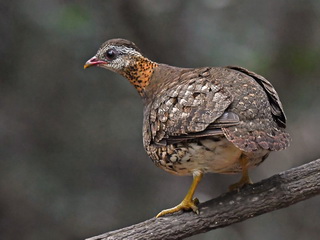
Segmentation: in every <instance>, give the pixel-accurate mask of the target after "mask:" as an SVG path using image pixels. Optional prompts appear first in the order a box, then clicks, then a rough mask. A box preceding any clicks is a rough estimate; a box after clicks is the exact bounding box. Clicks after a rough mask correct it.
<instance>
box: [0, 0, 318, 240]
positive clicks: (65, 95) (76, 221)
mask: <svg viewBox="0 0 320 240" xmlns="http://www.w3.org/2000/svg"><path fill="white" fill-rule="evenodd" d="M0 34H1V35H0V144H1V145H0V161H1V162H0V164H1V166H0V239H24V240H37V239H47V240H51V239H64V240H74V239H84V238H85V237H90V236H93V235H97V234H99V233H102V232H105V231H109V230H115V229H117V228H121V227H124V226H127V225H131V224H134V223H137V222H139V221H143V220H145V219H148V218H151V217H153V216H155V215H156V214H157V213H158V212H159V211H160V210H162V209H164V208H168V207H172V206H174V205H175V204H177V203H178V202H180V201H181V199H182V198H183V196H184V195H185V193H186V191H187V189H188V187H189V185H190V182H191V178H190V177H177V176H173V175H170V174H168V173H166V172H164V171H162V170H160V169H158V168H156V167H155V166H154V165H153V163H152V162H151V160H150V159H149V158H148V156H147V155H146V153H145V152H144V149H143V147H142V137H141V125H142V102H141V100H140V98H139V95H138V94H137V92H136V91H135V89H134V88H133V87H132V86H130V84H129V83H128V82H127V81H126V80H125V79H123V78H122V77H121V76H118V75H116V74H114V73H112V72H108V71H106V70H103V69H100V68H90V69H88V70H86V71H84V70H83V64H84V63H85V62H86V60H88V59H89V58H90V57H92V56H93V55H94V54H95V53H96V50H97V49H98V47H99V46H100V44H101V43H102V42H104V41H105V40H107V39H110V38H115V37H122V38H127V39H130V40H132V41H134V42H135V43H136V44H137V45H138V46H139V47H140V48H141V49H142V51H143V52H144V53H145V55H146V56H148V57H149V58H150V59H152V60H155V61H157V62H163V63H167V64H170V65H176V66H181V67H201V66H224V65H240V66H243V67H246V68H248V69H250V70H252V71H255V72H257V73H259V74H261V75H263V76H265V77H266V78H267V79H269V80H270V81H271V82H272V83H273V85H274V86H275V88H276V89H277V91H278V93H279V95H280V97H281V100H282V103H283V105H284V108H285V110H286V114H287V117H288V132H290V134H291V136H292V139H293V141H292V143H291V146H290V148H289V149H288V150H286V151H282V152H276V153H272V154H271V156H270V157H269V158H268V160H267V161H265V162H264V163H263V164H262V165H261V166H260V167H258V168H256V169H254V170H252V171H251V176H252V179H253V180H254V181H259V180H261V179H264V178H267V177H269V176H271V175H273V174H275V173H278V172H280V171H283V170H286V169H289V168H292V167H294V166H298V165H301V164H303V163H306V162H309V161H311V160H314V159H316V158H318V157H319V156H320V148H319V142H320V137H319V136H320V134H319V132H320V127H319V119H320V107H319V103H320V97H319V96H320V95H319V90H320V84H319V76H320V68H319V60H320V1H319V0H305V1H301V0H290V1H289V0H287V1H285V0H269V1H265V0H211V1H210V0H199V1H187V0H176V1H170V0H164V1H156V0H137V1H125V0H110V1H102V0H95V1H84V0H78V1H67V0H64V1H63V0H60V1H58V0H46V1H40V0H15V1H1V3H0ZM239 177H240V176H238V175H236V176H233V175H218V174H207V175H206V176H205V178H204V180H203V181H202V183H201V184H200V186H199V188H198V190H197V193H196V195H197V197H199V199H200V201H205V200H208V199H211V198H213V197H216V196H218V195H220V194H221V193H223V192H225V191H226V190H227V187H228V186H229V185H230V184H232V183H234V182H235V181H237V180H238V179H239ZM319 206H320V199H319V197H315V198H313V199H310V200H307V201H305V202H302V203H299V204H297V205H295V206H291V207H289V208H287V209H283V210H279V211H276V212H272V213H269V214H265V215H263V216H259V217H256V218H253V219H250V220H248V221H245V222H243V223H239V224H235V225H232V226H230V227H227V228H224V229H219V230H216V231H212V232H209V233H205V234H201V235H198V236H196V237H192V238H189V239H193V240H196V239H200V240H201V239H203V240H204V239H219V240H227V239H240V240H242V239H243V240H244V239H246V240H247V239H252V240H254V239H259V240H269V239H285V240H286V239H290V240H291V239H312V240H313V239H314V240H315V239H319V231H320V228H319V222H320V214H319Z"/></svg>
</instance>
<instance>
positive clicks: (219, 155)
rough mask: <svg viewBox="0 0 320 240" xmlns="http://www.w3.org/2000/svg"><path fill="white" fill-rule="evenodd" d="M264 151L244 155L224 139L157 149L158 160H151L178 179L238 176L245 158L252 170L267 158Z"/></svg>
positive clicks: (205, 140)
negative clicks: (199, 174)
mask: <svg viewBox="0 0 320 240" xmlns="http://www.w3.org/2000/svg"><path fill="white" fill-rule="evenodd" d="M264 151H266V150H264ZM264 151H261V152H255V153H244V152H243V151H242V150H240V149H239V148H237V147H236V146H235V145H234V144H232V143H231V142H229V141H228V140H227V139H226V138H224V137H222V138H220V139H219V140H217V139H210V138H207V139H203V140H198V141H195V142H185V143H177V144H172V145H168V146H165V147H158V148H157V154H156V156H157V157H156V159H155V158H154V156H153V157H152V156H151V157H152V159H153V160H154V161H155V162H156V164H157V165H158V166H159V167H161V168H163V169H164V170H166V171H168V172H171V173H173V174H176V175H192V173H193V172H195V171H202V172H204V173H205V172H214V173H237V172H240V171H241V170H242V167H241V165H240V162H239V159H240V156H241V155H242V154H245V155H248V157H249V165H250V166H255V165H257V164H259V163H260V162H261V161H262V160H263V157H264V156H265V155H266V154H267V151H266V152H264Z"/></svg>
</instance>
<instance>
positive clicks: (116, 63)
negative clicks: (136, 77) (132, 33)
mask: <svg viewBox="0 0 320 240" xmlns="http://www.w3.org/2000/svg"><path fill="white" fill-rule="evenodd" d="M141 57H142V55H141V53H140V50H139V48H138V47H137V46H136V45H135V44H134V43H133V42H130V41H128V40H125V39H111V40H108V41H106V42H105V43H103V44H102V45H101V47H100V48H99V50H98V52H97V54H96V55H95V56H93V57H92V58H90V59H89V60H88V61H87V62H86V64H85V65H84V68H85V69H86V68H88V67H91V66H99V67H103V68H106V69H108V70H111V71H113V72H117V73H120V74H121V73H122V72H123V71H125V70H126V68H128V67H129V66H131V65H134V63H135V61H137V59H138V58H141Z"/></svg>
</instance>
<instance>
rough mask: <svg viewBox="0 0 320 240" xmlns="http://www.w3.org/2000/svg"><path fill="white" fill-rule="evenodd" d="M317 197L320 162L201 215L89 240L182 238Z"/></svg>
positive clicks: (207, 206)
mask: <svg viewBox="0 0 320 240" xmlns="http://www.w3.org/2000/svg"><path fill="white" fill-rule="evenodd" d="M317 194H320V159H318V160H315V161H313V162H310V163H308V164H304V165H302V166H299V167H296V168H292V169H290V170H287V171H285V172H282V173H279V174H276V175H274V176H272V177H270V178H268V179H265V180H262V181H261V182H258V183H255V184H253V185H250V186H246V187H244V188H243V189H241V190H240V191H239V192H235V191H234V192H229V193H226V194H224V195H222V196H220V197H218V198H215V199H212V200H210V201H207V202H205V203H202V204H200V205H199V209H200V214H199V215H197V214H194V213H193V212H183V213H182V212H178V213H175V214H172V215H167V216H164V217H160V218H158V219H156V218H152V219H149V220H147V221H144V222H141V223H138V224H135V225H132V226H129V227H125V228H122V229H119V230H116V231H111V232H107V233H104V234H102V235H99V236H96V237H92V238H88V239H87V240H113V239H114V240H115V239H117V240H119V239H148V240H156V239H183V238H186V237H190V236H192V235H195V234H198V233H203V232H207V231H210V230H212V229H216V228H222V227H225V226H228V225H230V224H233V223H237V222H241V221H244V220H246V219H248V218H252V217H255V216H258V215H261V214H264V213H267V212H271V211H274V210H277V209H280V208H284V207H288V206H290V205H292V204H295V203H297V202H300V201H303V200H305V199H308V198H311V197H313V196H315V195H317Z"/></svg>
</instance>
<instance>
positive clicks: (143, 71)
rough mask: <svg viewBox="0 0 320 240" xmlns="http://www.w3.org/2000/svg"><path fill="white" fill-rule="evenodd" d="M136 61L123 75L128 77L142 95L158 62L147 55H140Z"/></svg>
mask: <svg viewBox="0 0 320 240" xmlns="http://www.w3.org/2000/svg"><path fill="white" fill-rule="evenodd" d="M134 62H135V64H134V65H130V66H128V67H127V68H126V69H125V70H124V72H123V74H122V75H123V76H124V77H125V78H127V79H128V80H129V81H130V83H131V84H132V85H133V86H134V87H135V88H136V89H137V91H138V92H139V94H140V95H142V93H143V90H144V89H145V88H146V87H147V86H148V85H149V84H150V78H151V76H152V74H153V70H154V68H156V67H157V66H158V64H157V63H155V62H152V61H150V60H149V59H148V58H145V57H138V58H137V59H136V60H135V61H134Z"/></svg>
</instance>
